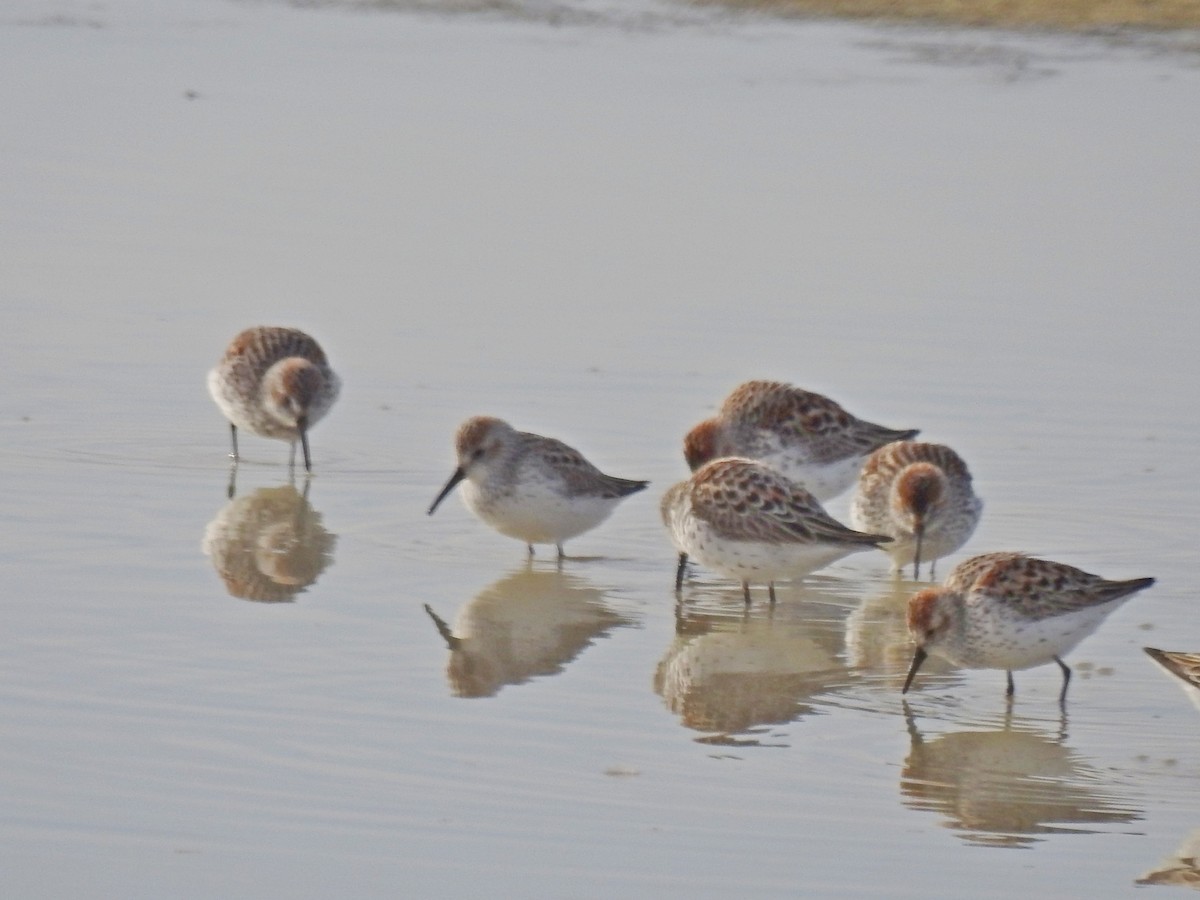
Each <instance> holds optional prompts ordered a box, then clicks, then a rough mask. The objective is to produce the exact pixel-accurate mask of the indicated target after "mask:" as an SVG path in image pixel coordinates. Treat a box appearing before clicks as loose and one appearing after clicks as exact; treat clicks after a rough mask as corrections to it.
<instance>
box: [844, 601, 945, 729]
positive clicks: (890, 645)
mask: <svg viewBox="0 0 1200 900" xmlns="http://www.w3.org/2000/svg"><path fill="white" fill-rule="evenodd" d="M927 586H928V585H925V584H921V583H919V582H916V581H903V580H900V579H894V580H892V581H890V582H889V583H888V584H887V585H886V586H884V587H883V589H882V591H881V592H880V593H878V594H876V595H874V596H871V597H866V598H864V599H863V601H862V602H861V603H859V604H858V606H856V607H855V608H854V609H853V610H851V612H850V615H849V617H847V619H846V661H847V663H848V664H849V665H850V667H851V668H852V669H854V670H856V671H859V672H861V673H863V674H864V676H865V677H867V678H869V679H872V680H875V681H880V682H882V684H883V686H884V687H885V688H886V689H887V691H886V698H887V699H886V709H888V710H891V709H894V708H895V703H894V696H893V692H892V689H893V688H894V689H895V691H899V690H900V688H901V686H902V685H903V684H904V678H905V676H906V675H907V674H908V669H909V665H910V664H911V663H912V655H913V640H912V636H911V635H909V633H908V598H909V597H911V596H912V595H913V594H915V593H916V592H917V591H919V590H921V589H922V588H923V587H927ZM957 672H958V670H957V669H956V668H955V667H954V666H953V665H952V664H951V663H949V662H947V661H946V660H944V659H942V658H941V657H937V656H931V657H930V658H929V660H928V661H927V662H926V663H925V666H924V668H922V669H921V673H922V675H923V676H924V677H925V678H924V681H923V683H922V684H920V685H917V687H918V688H920V687H922V686H931V687H932V686H935V685H936V686H944V685H945V684H946V683H947V681H949V680H953V679H958V680H961V676H960V675H957V674H953V675H952V674H951V673H957ZM931 675H932V676H934V677H932V678H930V677H928V676H931ZM883 708H884V707H881V710H882V709H883Z"/></svg>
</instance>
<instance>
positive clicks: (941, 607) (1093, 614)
mask: <svg viewBox="0 0 1200 900" xmlns="http://www.w3.org/2000/svg"><path fill="white" fill-rule="evenodd" d="M1152 584H1154V579H1153V578H1135V579H1131V580H1128V581H1108V580H1106V579H1104V578H1101V577H1100V576H1098V575H1092V574H1089V573H1088V572H1084V571H1083V570H1081V569H1076V568H1075V567H1074V566H1069V565H1066V564H1065V563H1059V562H1052V561H1050V560H1044V559H1037V558H1034V557H1031V556H1026V555H1025V554H1022V553H985V554H982V555H980V556H975V557H972V558H971V559H968V560H966V561H965V562H963V563H961V564H960V565H958V566H956V567H955V568H954V570H953V571H951V573H950V575H949V576H948V577H947V578H946V581H945V583H944V584H943V585H942V586H941V587H934V588H926V589H924V590H922V591H919V592H917V593H916V594H914V595H913V596H912V597H911V598H910V599H909V601H908V628H909V632H910V633H911V635H912V637H913V640H914V641H916V643H917V649H916V652H915V653H914V654H913V661H912V665H911V667H910V668H909V671H908V678H907V679H906V680H905V682H904V692H907V691H908V689H909V687H910V686H911V685H912V682H913V679H914V677H915V676H916V674H917V670H918V669H919V668H920V667H921V664H922V663H923V662H924V661H925V658H926V656H927V655H928V654H929V653H935V654H937V655H938V656H941V657H943V658H945V659H947V660H949V661H950V662H951V663H953V664H954V665H957V666H961V667H963V668H968V669H1004V670H1005V671H1006V673H1007V679H1008V681H1007V693H1008V696H1010V697H1011V696H1012V694H1013V690H1014V688H1013V679H1012V673H1013V671H1014V670H1016V669H1028V668H1032V667H1033V666H1039V665H1043V664H1045V663H1048V662H1055V663H1057V664H1058V666H1059V668H1060V669H1061V670H1062V673H1063V686H1062V692H1061V693H1060V695H1059V700H1060V702H1065V701H1066V697H1067V686H1068V684H1069V683H1070V680H1071V669H1070V667H1068V666H1067V664H1066V663H1064V662H1063V661H1062V659H1061V657H1062V656H1063V655H1064V654H1066V653H1067V652H1069V651H1070V650H1072V649H1073V648H1074V647H1075V646H1076V645H1077V644H1078V643H1079V642H1080V641H1082V640H1083V639H1084V638H1085V637H1087V636H1088V635H1090V634H1091V633H1092V632H1093V631H1095V630H1096V629H1097V628H1098V627H1099V626H1100V623H1101V622H1102V621H1104V619H1105V617H1106V616H1107V615H1108V614H1109V613H1111V612H1112V611H1113V610H1114V609H1116V608H1117V607H1118V606H1120V605H1121V604H1122V603H1123V602H1125V600H1127V599H1128V598H1129V597H1131V596H1132V595H1133V594H1135V593H1137V592H1138V591H1140V590H1144V589H1145V588H1148V587H1150V585H1152Z"/></svg>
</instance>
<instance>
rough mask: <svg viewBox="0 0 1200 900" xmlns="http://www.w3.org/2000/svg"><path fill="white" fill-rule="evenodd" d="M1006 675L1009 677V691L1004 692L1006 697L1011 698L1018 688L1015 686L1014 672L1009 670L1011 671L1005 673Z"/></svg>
mask: <svg viewBox="0 0 1200 900" xmlns="http://www.w3.org/2000/svg"><path fill="white" fill-rule="evenodd" d="M1004 674H1006V675H1007V676H1008V690H1006V691H1005V692H1004V696H1005V697H1011V696H1012V695H1013V693H1014V692H1015V691H1016V689H1017V687H1016V685H1014V684H1013V680H1012V671H1011V670H1009V671H1007V672H1005V673H1004Z"/></svg>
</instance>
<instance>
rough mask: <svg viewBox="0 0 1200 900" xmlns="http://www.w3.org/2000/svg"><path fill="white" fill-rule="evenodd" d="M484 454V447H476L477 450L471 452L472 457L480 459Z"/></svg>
mask: <svg viewBox="0 0 1200 900" xmlns="http://www.w3.org/2000/svg"><path fill="white" fill-rule="evenodd" d="M482 456H483V448H482V447H476V448H475V452H474V453H472V454H471V459H479V458H481V457H482Z"/></svg>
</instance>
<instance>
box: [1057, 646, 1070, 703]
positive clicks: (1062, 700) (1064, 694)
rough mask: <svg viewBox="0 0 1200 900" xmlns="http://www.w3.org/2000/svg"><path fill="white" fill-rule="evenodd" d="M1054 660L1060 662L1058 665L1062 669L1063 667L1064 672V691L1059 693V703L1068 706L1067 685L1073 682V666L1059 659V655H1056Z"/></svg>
mask: <svg viewBox="0 0 1200 900" xmlns="http://www.w3.org/2000/svg"><path fill="white" fill-rule="evenodd" d="M1054 661H1055V662H1056V663H1058V667H1059V668H1060V669H1062V673H1063V686H1062V693H1060V694H1059V695H1058V702H1059V705H1061V706H1066V703H1067V685H1069V684H1070V683H1071V667H1070V666H1068V665H1067V664H1066V663H1065V662H1063V661H1062V660H1061V659H1059V658H1058V657H1057V656H1056V657H1054Z"/></svg>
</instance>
